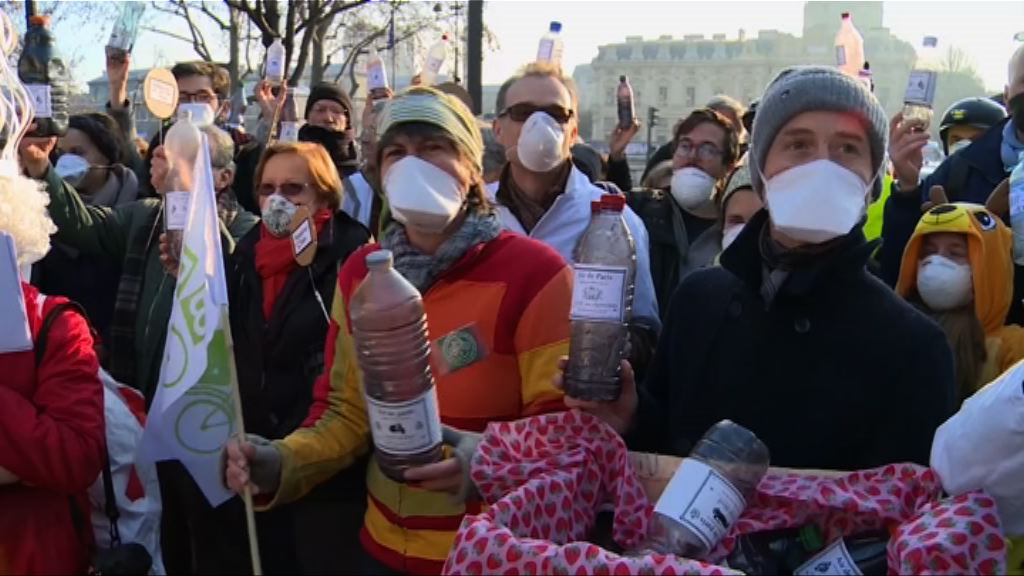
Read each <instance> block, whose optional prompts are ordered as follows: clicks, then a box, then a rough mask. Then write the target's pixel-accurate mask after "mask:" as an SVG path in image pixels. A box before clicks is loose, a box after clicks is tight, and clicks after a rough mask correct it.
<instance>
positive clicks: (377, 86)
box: [366, 64, 388, 90]
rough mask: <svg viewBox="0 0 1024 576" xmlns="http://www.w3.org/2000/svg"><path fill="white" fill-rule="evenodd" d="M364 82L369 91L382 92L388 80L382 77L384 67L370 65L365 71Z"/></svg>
mask: <svg viewBox="0 0 1024 576" xmlns="http://www.w3.org/2000/svg"><path fill="white" fill-rule="evenodd" d="M366 82H367V84H369V87H370V90H383V89H385V88H387V87H388V79H387V78H386V77H385V76H384V66H383V65H380V64H377V65H370V66H369V68H367V70H366Z"/></svg>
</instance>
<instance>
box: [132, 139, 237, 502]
mask: <svg viewBox="0 0 1024 576" xmlns="http://www.w3.org/2000/svg"><path fill="white" fill-rule="evenodd" d="M193 182H195V183H196V185H195V190H194V191H193V193H192V200H191V202H190V207H189V215H188V224H187V226H186V227H185V231H184V234H183V237H182V243H181V244H182V248H181V258H180V264H179V268H178V281H177V285H176V286H175V289H174V303H173V304H172V306H171V318H170V322H169V324H168V326H167V342H166V344H165V345H164V360H163V364H162V366H161V368H160V382H159V386H158V387H157V391H156V395H155V396H154V398H153V404H152V406H150V409H149V416H148V419H147V421H146V430H145V432H144V434H143V438H142V443H141V445H140V447H139V459H140V460H142V461H146V462H152V461H158V460H179V461H181V463H182V464H184V465H185V467H186V468H187V469H188V471H189V473H190V474H192V477H193V478H194V479H195V481H196V483H197V484H198V485H199V487H200V488H201V489H202V491H203V494H204V495H206V499H207V500H208V501H209V502H210V504H211V505H212V506H217V505H219V504H221V503H223V502H225V501H226V500H228V499H230V498H231V497H232V496H233V495H234V494H233V493H232V492H230V491H229V490H228V489H227V488H226V487H225V486H224V483H223V482H222V480H221V471H220V467H221V451H222V450H223V448H224V444H225V443H226V442H227V440H228V438H230V437H231V435H232V434H233V433H234V431H235V430H236V429H237V427H238V423H237V422H236V412H235V406H234V393H235V392H234V390H233V386H235V385H236V383H235V382H233V378H232V374H233V372H234V370H233V367H232V366H231V365H230V363H231V362H234V358H233V355H232V352H231V348H230V347H229V345H228V343H229V341H230V338H229V333H228V331H229V330H230V326H229V325H228V322H227V318H228V315H227V306H228V298H227V285H226V283H225V280H224V260H223V254H222V251H221V239H220V226H219V224H218V221H217V199H216V193H215V192H214V190H213V174H212V171H211V168H210V152H209V147H208V146H207V142H206V135H205V134H202V145H201V146H200V147H199V155H198V158H197V159H196V164H195V179H194V180H193Z"/></svg>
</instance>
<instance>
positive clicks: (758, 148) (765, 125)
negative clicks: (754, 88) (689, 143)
mask: <svg viewBox="0 0 1024 576" xmlns="http://www.w3.org/2000/svg"><path fill="white" fill-rule="evenodd" d="M815 111H829V112H852V113H854V114H857V115H858V116H860V117H861V118H863V119H864V124H865V129H866V130H867V135H868V142H869V143H870V145H871V169H872V171H873V173H874V174H878V172H879V170H880V169H881V167H882V163H883V161H884V159H885V150H886V147H887V146H888V138H889V119H888V118H886V116H885V110H884V109H883V108H882V105H881V104H879V103H878V100H877V99H876V98H875V95H874V94H872V93H871V91H870V90H868V88H867V87H866V86H864V84H862V83H861V82H860V81H859V80H857V79H855V78H851V77H850V76H847V75H846V74H843V73H842V72H840V71H839V70H837V69H835V68H830V67H827V66H794V67H792V68H787V69H785V70H783V71H782V72H780V73H779V75H778V76H776V77H775V79H774V80H772V81H771V83H770V84H768V88H767V89H765V92H764V96H762V98H761V101H760V103H759V104H758V106H757V115H756V116H755V117H754V130H753V132H752V134H751V141H750V162H751V166H750V179H751V183H752V185H753V187H754V190H756V191H757V192H758V193H759V194H761V193H763V192H764V182H763V181H762V179H761V173H762V172H763V171H764V163H765V160H766V159H767V158H768V150H769V149H770V148H771V147H772V142H774V141H775V136H777V135H778V133H779V130H781V129H782V127H783V126H785V125H786V123H787V122H789V121H790V120H792V119H793V117H794V116H797V115H798V114H801V113H803V112H815ZM881 187H882V179H881V178H875V181H874V190H873V192H874V194H875V197H877V195H878V193H879V192H880V191H881Z"/></svg>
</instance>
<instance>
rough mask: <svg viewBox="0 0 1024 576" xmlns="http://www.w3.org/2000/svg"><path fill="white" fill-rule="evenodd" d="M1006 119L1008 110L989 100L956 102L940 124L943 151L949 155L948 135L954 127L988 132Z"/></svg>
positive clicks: (971, 99) (972, 99) (978, 99)
mask: <svg viewBox="0 0 1024 576" xmlns="http://www.w3.org/2000/svg"><path fill="white" fill-rule="evenodd" d="M1004 118H1006V109H1005V108H1003V107H1002V106H1000V105H999V104H997V103H996V102H993V101H992V100H991V99H989V98H964V99H963V100H958V101H956V102H954V103H953V105H952V106H950V107H949V109H948V110H946V113H945V114H943V115H942V123H941V124H939V139H940V140H942V148H943V151H945V152H946V153H947V154H948V153H949V149H948V147H947V146H946V133H947V132H949V129H950V128H952V127H953V126H974V127H976V128H981V129H982V130H988V129H989V128H991V127H993V126H995V125H996V124H999V123H1000V122H1002V121H1003V119H1004Z"/></svg>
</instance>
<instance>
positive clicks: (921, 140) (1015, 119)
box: [880, 45, 1024, 323]
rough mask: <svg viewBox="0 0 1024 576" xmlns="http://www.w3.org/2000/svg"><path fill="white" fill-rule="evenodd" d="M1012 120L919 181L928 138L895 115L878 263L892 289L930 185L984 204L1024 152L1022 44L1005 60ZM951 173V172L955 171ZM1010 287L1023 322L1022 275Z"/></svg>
mask: <svg viewBox="0 0 1024 576" xmlns="http://www.w3.org/2000/svg"><path fill="white" fill-rule="evenodd" d="M1004 94H1005V97H1006V102H1007V103H1008V105H1007V109H1008V110H1009V111H1010V113H1011V117H1009V118H1007V119H1005V120H1003V121H1002V122H1000V123H998V124H996V125H994V126H992V128H990V129H989V130H988V131H987V132H985V133H984V134H983V135H982V136H981V137H980V138H978V139H977V140H975V141H974V143H973V144H972V145H971V146H970V147H968V148H967V149H965V150H963V151H962V153H959V154H953V155H952V156H950V157H949V158H947V159H946V161H945V162H943V163H942V165H941V166H939V167H938V168H937V169H936V170H935V172H933V173H931V174H930V175H929V176H928V177H927V178H925V179H924V180H921V178H920V174H921V165H922V162H923V160H922V152H921V151H922V150H923V148H924V146H925V145H926V144H927V143H928V138H929V136H928V134H927V133H924V132H914V131H913V130H912V126H910V125H909V124H907V123H905V122H903V121H902V116H900V115H896V116H895V117H894V118H893V119H892V122H891V124H890V133H891V136H890V139H891V140H892V144H891V146H890V151H889V156H890V157H891V158H892V163H893V167H894V169H895V180H896V181H895V182H894V183H893V192H892V197H891V198H890V199H889V202H888V204H887V205H886V208H885V223H884V226H883V231H882V238H883V239H884V242H883V243H882V249H881V254H880V261H881V266H882V279H883V280H885V281H886V282H887V283H888V284H889V285H895V284H896V279H897V277H898V276H899V270H900V258H901V257H902V255H903V250H904V248H905V247H906V245H907V242H908V241H909V240H910V236H911V235H912V234H913V232H914V227H915V226H916V225H917V222H918V220H920V218H921V204H922V203H923V202H925V201H927V200H928V198H929V195H930V194H931V188H932V186H942V187H943V189H944V191H945V195H946V197H947V198H949V200H950V201H953V202H972V203H975V204H984V203H985V200H986V199H988V197H989V195H990V194H991V193H992V190H993V189H994V188H995V187H996V186H997V185H999V183H1000V182H1002V181H1003V180H1005V179H1006V178H1007V176H1008V175H1009V173H1010V171H1011V170H1012V169H1013V167H1014V166H1016V164H1017V154H1018V152H1020V151H1022V150H1024V45H1022V46H1020V47H1019V48H1017V50H1016V52H1014V53H1013V56H1012V57H1011V58H1010V63H1009V67H1008V78H1007V83H1006V87H1005V89H1004ZM954 168H956V170H954ZM1015 276H1019V277H1021V278H1019V279H1016V280H1015V282H1014V298H1013V301H1014V304H1013V305H1012V307H1011V311H1010V320H1011V321H1013V322H1015V323H1020V322H1022V321H1024V308H1022V307H1021V305H1020V300H1021V297H1022V295H1024V273H1020V272H1018V273H1016V274H1015Z"/></svg>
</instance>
